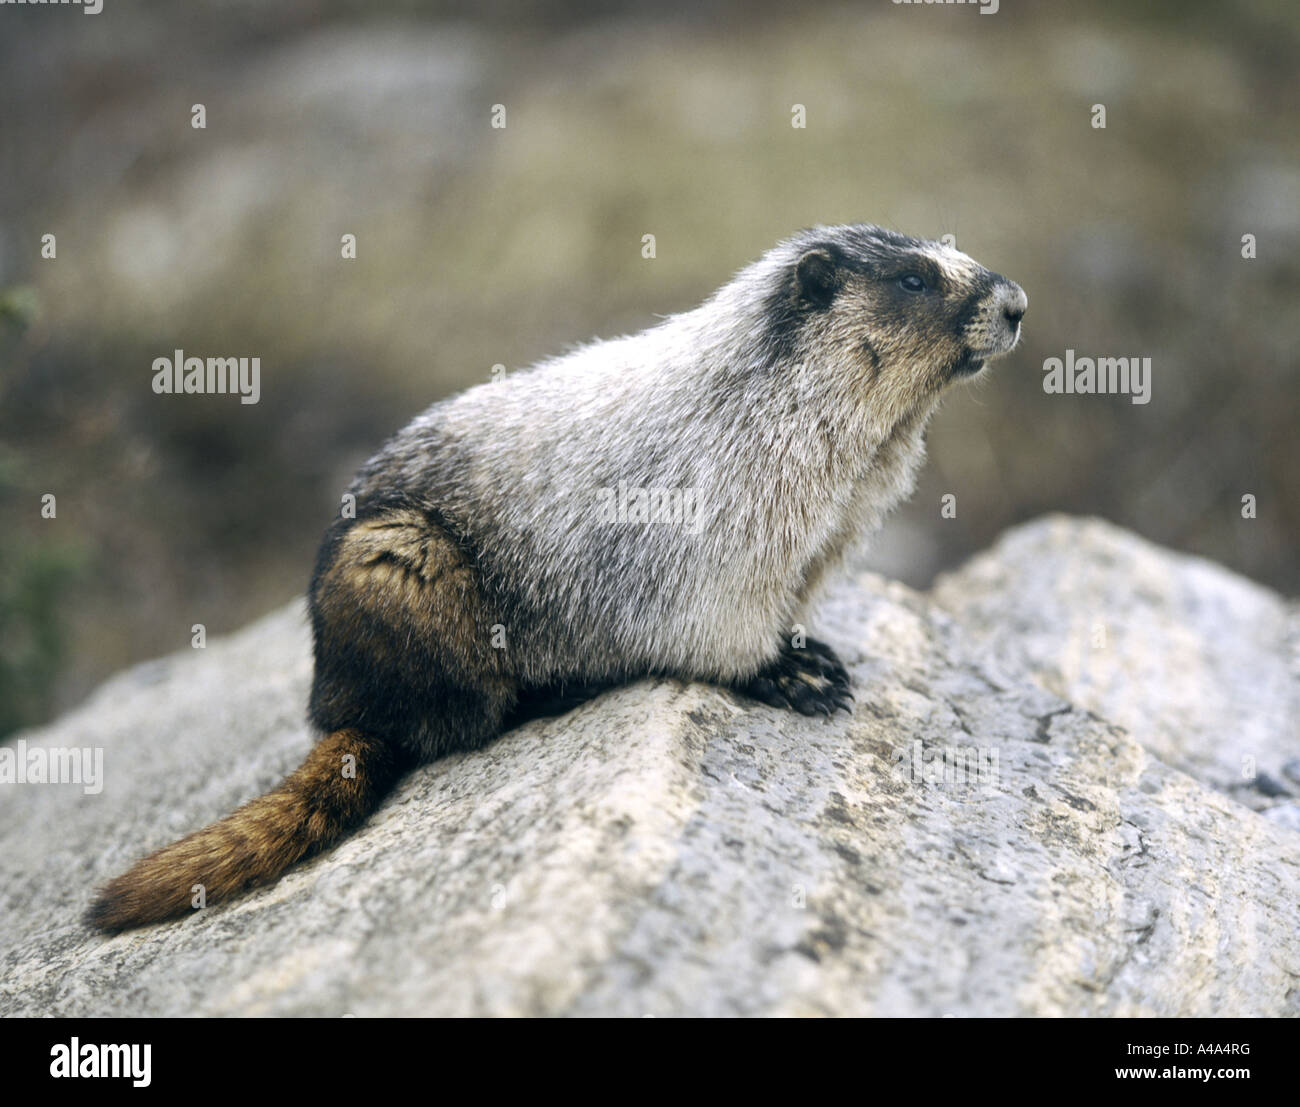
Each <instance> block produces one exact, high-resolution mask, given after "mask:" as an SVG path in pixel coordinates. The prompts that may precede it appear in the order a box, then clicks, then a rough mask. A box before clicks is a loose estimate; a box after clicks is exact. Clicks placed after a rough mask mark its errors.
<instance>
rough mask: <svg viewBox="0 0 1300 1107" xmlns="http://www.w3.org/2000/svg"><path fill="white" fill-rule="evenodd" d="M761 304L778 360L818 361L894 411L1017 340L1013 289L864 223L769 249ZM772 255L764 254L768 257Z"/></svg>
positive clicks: (1017, 290) (1018, 294) (1017, 302)
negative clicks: (781, 350) (772, 269)
mask: <svg viewBox="0 0 1300 1107" xmlns="http://www.w3.org/2000/svg"><path fill="white" fill-rule="evenodd" d="M773 255H775V256H774V257H773V260H774V261H775V262H776V264H777V266H778V274H779V275H778V290H777V291H776V293H775V294H774V295H773V296H772V297H771V298H770V300H769V302H768V305H767V306H768V315H769V319H770V320H771V321H772V323H773V324H774V327H775V330H774V332H773V333H774V336H776V335H779V336H780V339H779V340H780V341H781V343H782V344H783V345H785V347H786V350H785V352H786V353H787V355H792V356H793V357H794V358H795V359H796V360H803V361H806V362H808V363H810V364H815V363H816V362H818V361H825V362H827V363H833V364H828V366H827V367H828V369H830V370H831V371H833V372H835V373H836V374H837V377H840V378H841V379H840V381H839V383H841V385H842V384H843V383H844V382H843V380H842V377H843V375H844V374H845V372H846V371H847V373H848V374H849V375H850V376H851V377H853V378H854V385H855V388H854V390H855V391H856V387H857V386H859V385H860V386H870V388H871V391H872V392H873V393H875V394H876V396H877V399H881V398H884V397H882V396H881V392H882V391H883V393H884V394H885V396H887V397H889V398H891V399H892V400H893V401H895V402H894V403H892V404H891V406H892V407H894V408H895V410H898V411H901V410H902V409H906V408H910V407H912V406H913V405H914V404H916V403H917V402H919V401H920V400H921V399H923V398H927V397H930V396H932V395H934V394H936V393H937V392H939V391H940V390H941V389H942V388H943V387H944V386H946V385H948V384H950V383H952V382H953V381H956V380H961V379H964V378H969V377H972V376H974V375H975V374H976V373H978V372H979V371H980V370H981V369H983V368H984V365H985V363H986V362H987V361H989V360H990V359H991V358H995V357H1000V356H1001V355H1003V354H1005V353H1008V352H1009V351H1010V350H1011V349H1012V348H1013V347H1014V346H1015V344H1016V341H1017V340H1018V339H1019V337H1020V320H1021V318H1022V317H1023V316H1024V314H1025V308H1026V307H1027V305H1028V299H1027V298H1026V296H1025V293H1024V291H1023V290H1022V289H1021V287H1020V286H1019V285H1018V284H1016V283H1015V282H1014V281H1010V280H1008V279H1007V278H1006V277H1003V276H1002V275H1001V274H998V273H993V272H990V271H989V270H987V269H985V268H984V267H983V266H982V265H980V264H978V263H977V262H975V261H974V260H972V259H971V258H969V257H967V256H966V255H965V254H963V253H961V252H960V251H958V250H955V249H953V248H952V247H950V246H946V245H944V244H943V243H940V242H928V241H926V240H925V239H920V238H911V237H909V236H907V235H902V234H897V233H895V232H894V231H888V230H884V229H883V228H880V227H875V226H871V225H870V224H857V225H852V226H841V227H814V228H812V229H811V230H807V231H804V232H803V233H802V234H800V235H798V236H796V237H795V238H793V239H790V240H788V241H787V242H784V243H782V244H781V246H779V247H778V248H777V250H775V251H773ZM769 256H772V255H769Z"/></svg>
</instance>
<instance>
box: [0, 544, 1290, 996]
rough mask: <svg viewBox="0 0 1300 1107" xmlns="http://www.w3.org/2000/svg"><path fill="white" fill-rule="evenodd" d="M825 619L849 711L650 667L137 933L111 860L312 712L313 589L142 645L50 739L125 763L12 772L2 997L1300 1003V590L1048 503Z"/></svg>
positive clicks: (291, 754)
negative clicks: (317, 851) (263, 879)
mask: <svg viewBox="0 0 1300 1107" xmlns="http://www.w3.org/2000/svg"><path fill="white" fill-rule="evenodd" d="M1097 621H1100V622H1102V623H1103V624H1104V626H1105V627H1106V636H1105V645H1104V647H1101V648H1098V649H1097V650H1096V651H1095V652H1089V651H1088V650H1085V649H1084V647H1085V646H1089V645H1090V643H1091V642H1092V641H1093V639H1092V638H1091V637H1088V636H1089V635H1091V633H1092V629H1093V626H1094V623H1095V622H1097ZM1081 628H1082V629H1081ZM816 629H817V632H818V633H819V634H820V635H821V636H823V637H825V638H826V639H827V640H828V641H830V642H831V643H832V644H833V645H835V646H836V648H837V649H838V650H839V651H840V653H841V655H842V656H843V657H844V659H845V661H846V663H848V664H849V667H850V669H851V671H852V673H853V676H854V678H855V681H856V684H857V697H858V700H857V708H856V710H855V712H854V714H853V716H852V717H851V718H850V717H846V716H844V715H840V716H838V717H837V718H835V719H831V720H827V719H821V718H817V719H805V718H803V717H801V716H796V715H792V714H784V713H781V712H778V711H775V710H772V709H770V708H767V707H764V706H761V705H758V704H755V703H751V702H748V701H744V700H742V699H740V698H738V697H736V696H734V695H732V694H729V693H727V692H723V691H720V690H717V689H714V688H710V687H706V686H703V685H683V684H680V683H677V682H673V681H644V682H641V683H639V684H636V685H633V686H630V687H627V688H623V689H620V690H617V691H614V692H611V693H609V694H607V695H605V696H603V697H601V698H600V699H598V700H596V701H593V702H591V703H589V704H587V705H584V706H583V707H581V708H578V709H577V710H576V711H573V712H571V713H570V714H568V715H565V716H562V717H559V718H554V719H549V720H539V721H535V722H532V723H530V724H528V725H526V726H523V727H520V728H519V729H516V730H515V731H513V732H511V733H510V734H507V735H505V736H504V737H502V738H501V739H500V740H499V741H497V742H496V743H494V744H493V745H491V746H489V747H488V748H486V749H484V750H481V751H478V752H475V753H470V754H459V755H456V756H453V757H450V758H447V759H446V760H444V761H441V762H439V763H437V764H434V765H430V766H427V767H425V768H423V769H421V770H419V771H417V772H415V773H413V774H412V775H411V776H410V777H409V778H408V779H406V780H405V781H404V782H403V784H402V785H401V786H400V787H399V789H398V790H397V792H396V793H395V794H394V795H393V796H392V797H391V798H390V800H389V801H388V802H387V803H386V804H385V805H384V806H383V807H382V808H381V809H380V811H379V812H378V813H377V814H376V816H375V817H374V818H373V819H372V820H371V821H370V822H369V823H368V824H367V825H366V826H365V827H364V828H363V829H362V830H361V831H360V832H358V833H357V834H355V835H354V836H353V837H351V838H349V839H347V840H346V841H345V842H344V843H343V844H342V845H341V846H340V847H339V848H338V849H336V850H335V851H333V852H332V853H330V854H328V855H326V856H324V857H320V858H317V859H315V860H313V861H311V862H309V863H307V864H305V865H303V866H301V867H300V868H298V869H295V870H293V871H291V872H290V873H289V874H287V875H286V876H285V877H284V878H283V879H281V880H280V881H279V882H278V883H277V884H275V885H274V886H272V887H270V888H266V889H263V890H260V891H258V892H255V893H252V894H250V895H248V896H247V897H245V898H243V899H240V900H237V901H234V902H231V903H228V904H222V905H215V906H213V907H210V908H208V909H206V910H204V911H202V912H200V913H197V914H196V915H195V916H194V917H192V918H189V919H186V920H184V921H182V922H179V923H173V924H169V925H162V926H155V927H151V928H148V929H145V930H142V931H138V932H133V933H127V934H122V935H118V936H116V937H112V938H105V937H101V936H98V935H96V934H93V933H91V932H90V931H88V930H87V929H86V928H85V927H84V926H83V925H82V924H81V922H80V921H79V915H80V913H81V911H82V910H83V909H84V907H85V906H86V904H87V902H88V900H89V897H90V893H91V890H92V888H93V886H94V885H95V884H96V883H97V882H99V881H101V880H102V879H104V878H106V877H108V876H110V875H112V874H114V873H116V872H117V871H118V870H120V869H121V868H122V867H123V866H124V865H125V864H127V863H128V862H129V861H130V860H132V859H133V858H134V857H136V856H137V855H139V854H140V853H142V852H143V851H145V850H148V849H151V848H154V847H156V846H158V845H161V844H163V843H165V842H167V841H169V840H170V839H172V838H173V837H175V836H177V835H179V834H181V833H184V832H185V831H188V830H190V829H193V828H195V827H197V826H199V825H200V824H202V823H205V822H207V821H209V820H212V819H214V818H217V817H219V816H221V815H223V814H225V813H226V812H227V811H229V810H230V809H231V808H233V807H234V806H235V805H237V804H238V803H239V802H241V801H242V800H244V799H247V798H249V797H250V796H252V795H254V794H255V793H257V792H259V791H261V790H264V789H265V788H267V787H268V786H269V785H271V784H272V783H274V782H275V780H276V779H277V778H278V777H279V776H280V775H281V774H283V773H284V772H285V771H287V770H288V769H290V768H291V767H293V765H295V764H296V762H297V761H298V760H299V759H300V758H301V756H302V755H303V753H304V752H305V751H306V749H307V747H308V744H309V742H310V740H311V739H310V736H309V734H308V731H307V729H306V727H305V725H304V724H303V723H302V722H301V715H302V706H303V703H304V700H305V695H306V690H307V683H308V679H309V674H310V662H309V656H308V635H307V631H306V628H305V625H304V621H303V616H302V611H301V608H300V607H299V606H298V605H294V606H293V607H290V608H288V609H285V610H283V611H281V612H278V613H276V614H274V615H272V616H270V617H268V618H266V619H264V620H262V621H261V622H259V623H257V624H256V625H254V626H252V627H249V628H248V629H246V630H245V631H243V632H241V633H240V634H237V635H234V636H232V637H230V638H228V639H225V640H223V641H218V642H213V643H210V645H209V647H208V648H207V649H206V650H194V651H190V652H188V653H186V654H184V655H176V656H173V657H170V658H166V659H163V660H162V661H158V662H154V663H150V664H148V665H144V666H140V667H138V668H136V669H133V670H131V671H129V672H127V673H124V674H122V675H120V676H118V677H117V678H115V679H113V680H112V681H110V682H108V683H107V684H105V685H104V686H103V687H102V688H101V689H100V690H99V691H98V692H97V693H96V694H95V695H94V696H93V697H92V698H91V699H90V700H89V701H88V702H87V703H86V704H85V705H84V706H83V707H82V708H80V709H79V710H77V711H75V712H73V713H71V714H69V715H68V716H66V717H64V718H63V719H61V720H58V721H57V722H55V723H53V724H51V725H50V726H48V727H45V728H43V729H41V730H39V731H34V732H29V733H27V734H26V735H23V736H21V737H22V738H23V739H24V740H25V741H26V742H27V743H29V744H30V745H33V746H39V747H41V748H51V747H61V746H94V747H102V748H103V750H104V764H105V783H104V788H103V791H102V792H101V793H99V794H97V795H87V794H86V792H85V790H84V789H83V788H81V787H78V786H76V785H36V784H27V785H0V803H3V804H4V810H5V818H4V819H3V822H2V824H0V849H2V853H3V859H4V860H3V865H4V869H3V875H4V879H3V882H2V883H0V935H2V936H0V1014H6V1015H47V1014H61V1015H73V1014H75V1015H184V1014H207V1015H225V1014H230V1015H255V1014H268V1015H304V1014H313V1015H327V1016H328V1015H345V1014H353V1015H358V1016H372V1015H393V1014H396V1015H417V1014H424V1015H433V1014H497V1015H513V1014H518V1015H525V1014H530V1015H543V1014H545V1015H564V1014H601V1015H611V1014H612V1015H628V1016H644V1015H655V1016H671V1015H684V1014H694V1015H727V1014H745V1015H762V1014H791V1015H805V1014H809V1015H816V1014H827V1015H830V1014H834V1015H850V1014H877V1015H945V1014H951V1015H957V1016H971V1015H1279V1014H1296V1013H1298V1012H1300V926H1297V923H1298V922H1300V907H1298V906H1297V905H1298V904H1300V861H1298V858H1300V833H1298V832H1297V830H1296V829H1295V824H1294V822H1293V821H1289V820H1288V819H1285V818H1281V817H1273V818H1268V817H1263V816H1261V814H1259V813H1257V812H1256V811H1254V810H1251V809H1250V807H1249V806H1247V805H1246V804H1244V803H1243V802H1240V801H1241V800H1242V799H1243V798H1249V799H1250V801H1251V802H1252V803H1253V802H1255V798H1254V797H1258V792H1257V791H1255V790H1254V789H1252V788H1243V787H1241V786H1240V785H1239V783H1238V779H1237V778H1234V776H1233V774H1234V772H1238V773H1239V771H1240V766H1239V765H1238V762H1237V759H1238V758H1239V757H1241V756H1246V755H1252V756H1254V757H1255V758H1256V761H1257V764H1258V767H1259V769H1260V770H1261V771H1267V772H1269V773H1270V774H1271V775H1272V776H1274V777H1275V778H1277V779H1279V780H1284V779H1286V776H1285V774H1284V773H1282V771H1281V765H1282V763H1284V762H1285V761H1286V760H1288V759H1289V758H1290V757H1294V756H1295V754H1296V752H1297V747H1296V743H1295V731H1294V723H1293V720H1294V718H1295V714H1294V711H1293V708H1294V707H1295V705H1296V690H1297V681H1296V668H1295V660H1294V649H1293V645H1294V642H1295V641H1296V637H1295V634H1294V630H1295V621H1294V610H1293V609H1289V608H1288V607H1287V605H1286V604H1285V603H1284V602H1283V601H1281V600H1279V599H1277V598H1276V597H1275V596H1272V595H1270V594H1269V593H1267V592H1265V591H1262V590H1261V589H1258V588H1256V587H1255V586H1253V585H1250V584H1248V583H1247V582H1245V581H1242V580H1240V579H1239V578H1236V577H1233V576H1231V575H1230V574H1228V573H1225V572H1223V571H1222V570H1219V569H1216V568H1214V567H1213V566H1209V565H1206V564H1205V563H1202V562H1198V561H1195V560H1192V559H1188V558H1185V557H1182V556H1179V555H1175V554H1171V553H1168V552H1166V551H1162V550H1158V549H1155V548H1153V547H1151V546H1149V545H1147V544H1146V543H1144V542H1142V541H1140V540H1139V539H1136V538H1133V537H1132V536H1130V535H1127V534H1124V533H1122V532H1118V531H1115V530H1114V529H1113V528H1111V527H1109V526H1108V525H1106V524H1102V523H1098V522H1095V521H1081V520H1064V519H1048V520H1043V521H1039V522H1036V523H1033V524H1030V525H1028V526H1026V527H1023V528H1020V529H1018V530H1016V531H1014V532H1012V533H1010V534H1008V535H1007V536H1005V537H1004V538H1003V540H1002V541H1001V542H1000V543H999V544H998V546H996V547H995V548H994V549H993V550H992V551H990V552H988V553H987V554H984V555H982V556H981V557H980V558H977V559H976V560H975V561H974V562H972V563H971V564H970V565H968V566H967V567H966V568H964V569H963V570H961V571H960V572H959V573H957V574H954V575H953V576H950V577H948V578H947V579H945V580H944V581H942V582H941V583H940V584H939V586H938V587H937V588H936V590H935V593H934V595H933V596H927V595H924V594H920V593H917V592H914V591H911V590H909V589H907V588H904V587H902V586H901V585H898V584H893V583H889V582H887V581H885V580H883V579H881V578H879V577H876V576H872V575H869V574H863V575H860V576H857V577H855V578H854V579H852V580H849V581H847V582H845V584H844V585H843V586H842V587H841V588H839V589H838V590H837V591H836V592H835V593H834V594H833V595H832V596H831V597H830V599H829V600H828V602H827V604H826V606H825V609H824V611H823V614H822V619H821V620H820V621H819V623H818V626H817V628H816ZM1080 635H1083V636H1084V638H1083V639H1081V638H1080ZM1234 712H1235V713H1234ZM918 769H919V771H918ZM945 769H946V771H945ZM1263 801H1264V802H1265V803H1267V804H1269V805H1274V806H1282V805H1285V804H1286V803H1287V802H1288V801H1286V800H1285V799H1277V798H1273V799H1268V798H1266V797H1265V798H1263Z"/></svg>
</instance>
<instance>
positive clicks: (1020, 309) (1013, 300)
mask: <svg viewBox="0 0 1300 1107" xmlns="http://www.w3.org/2000/svg"><path fill="white" fill-rule="evenodd" d="M998 299H999V300H1001V301H1002V317H1003V318H1004V319H1005V320H1006V321H1007V325H1008V326H1009V327H1010V328H1011V330H1012V331H1013V332H1014V331H1015V329H1016V328H1017V327H1019V326H1020V320H1022V319H1023V318H1024V317H1025V309H1026V308H1028V307H1029V297H1028V296H1026V295H1025V290H1024V289H1023V288H1021V287H1020V286H1019V285H1018V284H1016V282H1015V281H1006V283H1005V284H1003V285H1002V287H1001V288H1000V289H998Z"/></svg>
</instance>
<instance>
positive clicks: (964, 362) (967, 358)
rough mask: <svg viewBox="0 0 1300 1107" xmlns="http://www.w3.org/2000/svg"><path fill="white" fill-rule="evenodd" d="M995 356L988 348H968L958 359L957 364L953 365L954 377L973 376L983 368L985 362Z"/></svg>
mask: <svg viewBox="0 0 1300 1107" xmlns="http://www.w3.org/2000/svg"><path fill="white" fill-rule="evenodd" d="M992 356H993V353H992V352H991V351H988V350H967V351H966V352H965V353H964V354H962V355H961V357H960V358H959V359H958V360H957V364H955V365H954V366H953V367H952V375H953V376H954V377H973V376H974V375H975V374H976V373H978V372H979V371H980V370H981V369H983V368H984V363H985V362H986V361H987V360H988V359H989V358H990V357H992Z"/></svg>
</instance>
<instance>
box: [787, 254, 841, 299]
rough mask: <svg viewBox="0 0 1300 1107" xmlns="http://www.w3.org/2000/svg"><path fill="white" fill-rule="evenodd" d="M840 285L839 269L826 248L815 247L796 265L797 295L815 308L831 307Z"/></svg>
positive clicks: (795, 282) (795, 284) (795, 285)
mask: <svg viewBox="0 0 1300 1107" xmlns="http://www.w3.org/2000/svg"><path fill="white" fill-rule="evenodd" d="M840 283H841V277H840V271H839V267H838V266H837V265H836V264H835V259H834V258H833V257H831V254H830V251H829V250H827V249H825V248H824V247H821V246H815V247H813V248H812V249H811V250H808V251H807V252H806V253H804V254H803V255H802V256H801V257H800V258H799V260H798V261H797V262H796V263H795V267H794V287H795V295H796V297H797V298H799V299H801V300H806V301H807V302H808V303H810V304H812V305H813V306H814V307H819V308H824V307H829V306H830V302H831V301H832V300H833V299H835V293H836V292H838V291H839V287H840Z"/></svg>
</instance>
